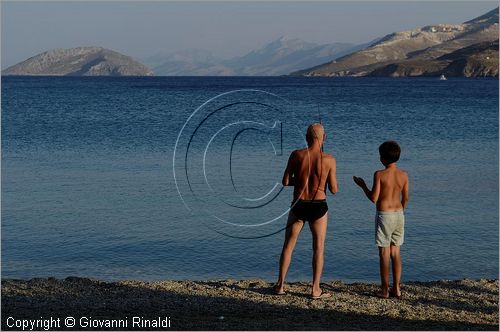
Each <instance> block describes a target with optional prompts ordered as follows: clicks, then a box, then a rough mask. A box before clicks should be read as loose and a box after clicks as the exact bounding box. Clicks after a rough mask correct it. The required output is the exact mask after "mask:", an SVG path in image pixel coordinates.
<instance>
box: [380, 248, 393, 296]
mask: <svg viewBox="0 0 500 332" xmlns="http://www.w3.org/2000/svg"><path fill="white" fill-rule="evenodd" d="M378 255H379V257H380V281H381V284H382V285H381V287H382V293H381V294H380V295H381V296H382V297H389V263H390V262H389V261H390V257H391V249H390V247H378Z"/></svg>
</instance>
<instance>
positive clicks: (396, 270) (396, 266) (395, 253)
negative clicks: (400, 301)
mask: <svg viewBox="0 0 500 332" xmlns="http://www.w3.org/2000/svg"><path fill="white" fill-rule="evenodd" d="M391 260H392V278H393V284H392V293H393V294H395V295H396V296H400V295H401V289H400V288H399V284H400V282H401V271H402V269H403V266H402V263H401V253H400V247H399V246H394V245H391Z"/></svg>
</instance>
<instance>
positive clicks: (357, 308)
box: [2, 277, 499, 330]
mask: <svg viewBox="0 0 500 332" xmlns="http://www.w3.org/2000/svg"><path fill="white" fill-rule="evenodd" d="M322 288H323V290H324V291H326V292H330V293H332V295H333V296H332V297H331V298H327V299H319V300H312V299H310V298H309V293H310V285H309V283H305V282H295V283H290V284H287V287H286V292H287V294H286V295H273V294H272V284H271V283H268V282H266V281H263V280H258V279H256V280H212V281H187V280H186V281H152V282H146V281H138V280H125V281H119V282H105V281H101V280H95V279H90V278H80V277H68V278H65V279H55V278H34V279H30V280H15V279H3V280H2V329H3V330H9V329H10V330H14V329H16V330H19V329H20V328H19V326H18V327H17V328H16V327H15V326H13V324H16V322H17V324H21V323H20V322H23V320H24V321H25V322H26V321H29V320H30V319H31V320H35V319H47V318H49V317H53V318H56V317H57V318H61V321H60V324H59V326H52V328H51V330H167V329H170V330H498V328H499V324H498V309H499V307H498V280H487V279H480V280H468V279H464V280H441V281H431V282H406V283H404V284H403V285H402V292H403V298H402V299H401V300H398V299H395V298H390V299H380V298H377V297H376V296H375V294H376V292H377V290H378V285H377V284H375V283H351V284H347V283H343V282H341V281H331V282H325V283H323V284H322ZM9 317H12V318H10V320H8V318H9ZM65 317H73V318H74V319H75V322H76V323H75V324H76V325H75V326H74V327H72V328H69V327H67V326H65V325H64V320H63V319H64V318H65ZM82 317H83V318H82ZM133 317H136V318H137V319H139V320H141V321H143V322H146V323H144V324H146V326H144V325H142V326H141V327H138V326H133ZM161 320H163V322H164V323H165V322H168V326H163V327H161V326H158V325H155V324H157V323H158V324H160V321H161ZM117 321H121V322H122V323H123V322H125V323H126V326H124V325H121V326H119V327H117V326H116V325H115V326H113V325H112V324H111V323H113V322H115V323H116V322H117ZM155 322H156V323H155ZM80 323H81V324H84V325H79V324H80ZM106 324H111V325H106ZM147 324H149V326H148V325H147ZM39 330H43V329H42V328H39Z"/></svg>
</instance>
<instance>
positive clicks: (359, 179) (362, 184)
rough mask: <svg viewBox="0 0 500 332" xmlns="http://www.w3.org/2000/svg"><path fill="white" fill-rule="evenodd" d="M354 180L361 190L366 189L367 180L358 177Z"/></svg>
mask: <svg viewBox="0 0 500 332" xmlns="http://www.w3.org/2000/svg"><path fill="white" fill-rule="evenodd" d="M352 179H353V180H354V183H356V184H357V185H358V186H360V187H361V188H363V187H366V183H365V180H363V178H358V177H357V176H353V177H352Z"/></svg>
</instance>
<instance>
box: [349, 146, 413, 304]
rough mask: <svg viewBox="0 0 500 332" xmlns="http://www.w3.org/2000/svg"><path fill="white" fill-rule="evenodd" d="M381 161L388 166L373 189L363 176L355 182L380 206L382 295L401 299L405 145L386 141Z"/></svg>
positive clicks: (377, 236)
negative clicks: (402, 158)
mask: <svg viewBox="0 0 500 332" xmlns="http://www.w3.org/2000/svg"><path fill="white" fill-rule="evenodd" d="M378 151H379V154H380V161H381V162H382V164H383V165H384V166H385V169H383V170H380V171H376V172H375V174H374V175H373V187H372V190H369V189H368V187H367V186H366V183H365V181H364V180H363V179H362V178H359V177H356V176H353V180H354V182H355V183H356V184H357V185H358V186H360V187H361V188H362V189H363V191H364V192H365V194H366V196H367V197H368V199H369V200H371V201H372V202H373V203H375V204H376V206H377V213H376V215H375V242H376V244H377V246H378V249H379V257H380V279H381V281H382V290H381V292H380V293H379V294H377V295H378V296H379V297H382V298H388V297H389V296H394V297H396V298H398V299H401V288H400V280H401V270H402V264H401V255H400V252H399V247H400V246H401V245H402V244H403V239H404V221H405V220H404V214H403V210H404V209H405V208H406V205H407V203H408V198H409V194H408V174H406V172H405V171H403V170H401V169H399V168H398V167H397V166H396V162H397V161H398V160H399V155H400V154H401V148H400V147H399V145H398V143H396V142H395V141H387V142H384V143H382V144H381V145H380V146H379V148H378ZM389 260H392V277H393V284H392V289H391V290H390V291H389V263H390V262H389Z"/></svg>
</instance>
